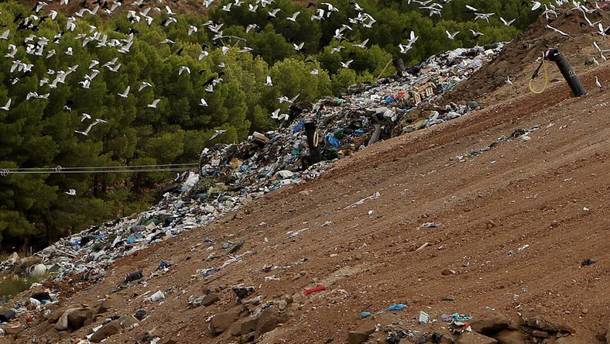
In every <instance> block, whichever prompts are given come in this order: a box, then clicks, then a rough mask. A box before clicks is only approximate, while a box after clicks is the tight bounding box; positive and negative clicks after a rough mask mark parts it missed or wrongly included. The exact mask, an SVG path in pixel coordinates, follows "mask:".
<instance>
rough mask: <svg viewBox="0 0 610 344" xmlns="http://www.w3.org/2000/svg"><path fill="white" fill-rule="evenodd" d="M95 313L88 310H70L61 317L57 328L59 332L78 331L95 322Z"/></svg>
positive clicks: (81, 308) (80, 308) (56, 325)
mask: <svg viewBox="0 0 610 344" xmlns="http://www.w3.org/2000/svg"><path fill="white" fill-rule="evenodd" d="M93 317H94V314H93V311H92V310H90V309H88V308H83V307H79V308H69V309H67V310H66V311H64V313H63V314H62V315H61V316H60V317H59V319H58V320H57V323H56V324H55V328H56V329H57V330H59V331H63V330H70V331H76V330H78V329H80V328H81V327H83V326H85V325H88V324H90V323H91V322H92V321H93Z"/></svg>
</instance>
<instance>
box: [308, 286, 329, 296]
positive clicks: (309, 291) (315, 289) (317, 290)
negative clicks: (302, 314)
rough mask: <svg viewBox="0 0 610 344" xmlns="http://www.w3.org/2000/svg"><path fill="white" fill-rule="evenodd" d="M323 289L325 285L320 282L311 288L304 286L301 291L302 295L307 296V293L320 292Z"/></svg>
mask: <svg viewBox="0 0 610 344" xmlns="http://www.w3.org/2000/svg"><path fill="white" fill-rule="evenodd" d="M325 290H326V287H325V286H323V285H322V284H318V285H317V286H315V287H312V288H305V290H304V291H303V295H305V296H308V295H311V294H315V293H319V292H322V291H325Z"/></svg>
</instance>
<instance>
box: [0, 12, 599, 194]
mask: <svg viewBox="0 0 610 344" xmlns="http://www.w3.org/2000/svg"><path fill="white" fill-rule="evenodd" d="M49 1H50V0H49ZM70 1H76V0H59V6H60V7H65V9H66V11H67V8H68V5H69V2H70ZM154 1H156V4H153V3H152V2H153V1H150V2H148V1H147V2H145V1H144V0H136V1H134V2H132V3H130V4H129V5H123V3H121V2H120V1H119V0H94V2H93V3H87V0H82V1H81V2H80V3H79V6H80V8H79V9H78V10H76V11H75V12H74V13H73V14H72V15H70V16H69V17H68V18H67V21H66V22H65V25H62V26H61V29H62V30H61V31H59V32H56V33H55V35H54V36H53V37H52V38H47V37H44V36H37V35H36V32H37V31H38V29H39V27H40V25H41V24H42V23H43V22H44V21H55V20H56V19H57V18H58V12H57V10H53V9H48V7H53V6H49V4H50V3H51V2H45V1H38V2H36V4H35V5H34V7H33V8H32V10H31V13H29V15H22V14H17V15H15V16H14V23H15V24H16V26H17V29H18V30H25V31H29V32H30V34H29V35H27V36H26V37H25V39H24V40H23V44H22V45H20V46H16V45H15V44H9V45H8V47H7V51H5V52H4V53H3V54H1V55H0V56H3V57H4V58H7V59H11V61H12V62H11V68H10V71H9V72H10V74H9V75H10V79H9V80H8V83H9V84H10V85H15V84H17V83H18V82H19V81H20V77H24V76H28V75H31V73H32V69H33V67H34V65H33V64H32V63H29V62H28V61H21V60H20V59H17V58H15V57H16V56H17V52H18V51H19V50H20V49H21V50H23V51H25V53H26V54H27V55H31V56H34V57H45V58H46V59H49V58H51V57H52V56H54V55H56V54H57V55H59V54H64V55H66V56H70V55H72V54H73V53H74V52H73V48H72V47H67V49H65V50H63V51H59V43H60V42H62V39H64V34H65V32H74V31H75V30H76V29H77V27H79V26H83V25H84V26H85V27H86V30H84V31H85V32H88V33H79V34H77V35H75V41H74V42H72V43H70V44H73V45H74V44H79V45H81V46H82V47H87V48H101V47H109V48H113V49H114V50H115V51H116V53H117V54H116V56H115V57H114V58H112V59H110V60H109V61H105V62H103V63H102V62H100V61H98V60H95V59H92V60H91V61H87V62H84V63H81V64H76V65H73V66H70V67H67V68H66V69H65V70H52V69H48V71H47V73H46V76H45V77H43V78H41V79H40V80H39V85H38V87H37V90H32V91H31V92H29V93H28V94H27V96H26V99H25V101H31V100H35V99H48V97H49V95H50V93H51V92H52V91H53V90H54V89H56V88H57V87H58V85H59V84H65V83H66V82H76V83H78V85H79V86H80V87H81V88H82V89H89V88H90V87H91V85H92V83H93V82H95V78H96V77H97V75H99V73H100V69H103V68H105V69H107V70H108V71H109V72H112V73H117V72H118V71H119V70H120V69H121V67H122V63H121V62H120V61H119V60H120V58H119V57H120V56H128V55H129V54H130V49H131V48H132V46H133V44H134V41H135V40H136V39H137V34H138V32H137V30H135V29H133V28H132V29H130V31H129V33H127V34H126V37H125V38H123V39H114V38H113V39H110V38H109V37H108V34H106V33H104V32H102V31H100V30H98V28H97V27H96V26H94V25H91V24H89V23H88V22H86V21H82V20H80V19H81V18H85V17H87V16H112V15H114V14H116V15H126V17H127V20H128V21H129V22H130V23H132V24H135V23H140V22H144V23H146V24H147V25H148V26H150V25H152V24H153V22H155V21H158V22H159V24H160V25H161V26H163V27H165V28H167V27H169V26H171V25H176V23H177V22H178V17H177V16H176V13H174V12H173V11H172V9H171V8H170V7H169V6H168V5H166V4H164V3H163V1H164V0H154ZM215 1H217V0H203V4H202V5H203V7H204V8H206V9H207V8H210V7H211V6H213V5H214V2H215ZM450 1H451V0H408V3H409V4H413V5H416V6H418V7H419V8H420V9H421V10H422V11H427V12H428V14H429V16H431V17H432V16H442V11H443V4H446V3H449V2H450ZM350 4H351V6H352V7H353V10H354V11H353V12H354V13H355V16H353V17H350V18H348V22H347V23H343V24H341V26H340V27H338V28H336V29H335V30H334V36H333V37H334V38H335V39H336V40H338V41H340V44H339V45H338V46H336V47H334V48H332V49H331V53H337V52H340V51H341V50H342V49H344V48H345V44H351V45H352V46H354V47H357V48H361V49H367V46H368V44H369V39H368V38H367V39H364V40H363V41H360V42H350V41H349V37H348V36H349V33H350V32H352V31H354V28H355V27H357V26H361V27H362V28H365V29H366V28H371V27H372V26H373V25H374V24H375V23H376V22H377V21H376V20H375V18H373V16H372V15H370V14H369V13H367V12H366V11H365V10H364V9H363V8H362V7H361V6H360V5H359V4H358V3H357V2H355V1H353V0H352V1H351V2H350ZM566 4H572V6H573V10H578V11H580V12H582V14H583V16H584V17H585V18H586V20H587V22H588V23H589V24H590V25H591V26H594V27H597V28H598V29H599V32H600V34H604V35H605V33H606V31H607V30H608V29H607V28H604V27H603V26H602V24H601V23H597V22H596V23H593V22H591V21H590V20H589V19H588V17H587V14H590V13H592V12H594V11H597V10H599V7H598V6H597V5H596V6H595V7H596V8H593V9H590V8H588V7H587V6H585V5H584V4H583V3H581V2H578V1H571V2H569V1H568V0H555V1H554V4H552V5H546V4H542V3H540V2H539V1H532V2H531V10H532V11H538V10H543V12H542V13H543V15H544V16H546V17H547V18H550V17H553V16H555V17H557V15H558V14H557V8H558V7H559V6H563V5H566ZM220 6H221V10H222V11H225V12H231V11H233V10H234V9H235V8H238V7H242V6H247V9H248V11H250V12H253V13H258V12H260V11H264V12H263V13H266V15H267V18H268V20H271V21H273V20H275V19H277V18H282V17H283V18H285V19H286V20H287V21H288V22H293V23H296V22H297V19H298V18H300V16H302V12H301V11H296V12H294V13H282V10H281V9H280V8H275V7H274V0H253V2H252V3H247V4H246V3H244V2H243V0H234V1H233V2H229V3H225V4H224V5H220ZM123 7H128V8H127V9H126V10H125V11H121V10H120V9H122V8H123ZM307 7H313V14H312V15H311V17H310V18H309V20H312V21H324V20H328V19H329V18H331V17H332V16H333V15H336V13H338V12H340V10H339V9H338V8H337V7H336V6H335V5H333V4H331V3H328V2H322V3H320V4H314V3H310V4H309V5H308V6H307ZM465 10H466V11H467V13H470V14H471V15H472V16H473V19H474V20H475V21H479V20H480V21H486V22H489V21H490V19H491V18H492V17H494V16H496V13H486V12H485V11H482V10H479V9H478V8H476V7H473V6H470V5H466V8H465ZM161 18H165V19H161ZM498 18H499V20H500V21H501V22H502V23H503V24H504V25H506V26H511V25H513V23H514V22H515V20H516V18H514V19H505V18H503V17H500V16H498ZM0 24H1V23H0ZM223 26H224V24H223V23H221V22H213V21H212V20H209V21H207V22H206V23H204V24H203V25H202V26H201V27H197V26H194V25H188V26H187V35H188V36H191V35H192V34H194V33H196V32H198V31H199V30H208V31H209V32H210V33H211V36H212V41H213V42H214V44H215V45H217V46H219V47H220V49H221V52H222V54H223V55H225V54H227V53H228V52H229V50H230V49H231V47H230V46H229V45H227V44H225V42H226V41H227V40H231V39H237V40H238V41H239V42H242V46H241V47H240V49H239V52H251V51H252V49H251V48H249V47H247V46H246V43H247V41H246V40H245V39H243V38H241V37H234V36H229V35H225V34H224V32H223ZM5 27H6V25H5ZM547 28H548V29H550V30H553V31H555V32H557V33H559V34H561V35H564V36H569V34H568V33H565V32H562V31H560V30H558V29H556V28H554V27H552V26H550V25H547ZM259 29H260V28H259V26H258V25H257V24H249V25H247V26H246V27H245V31H246V32H250V31H252V30H259ZM405 31H406V30H405ZM403 32H404V31H403ZM12 34H14V33H12V32H11V31H10V29H5V30H3V31H2V30H0V42H2V41H7V40H9V38H10V37H11V35H12ZM460 34H461V33H460V32H459V31H456V32H449V31H446V35H447V37H448V38H449V39H451V40H454V39H456V38H457V37H458V35H460ZM470 34H471V35H472V37H474V38H475V39H476V38H478V37H481V36H483V35H484V34H483V33H482V32H477V31H475V30H470ZM418 38H419V37H418V36H417V34H416V32H415V31H413V30H411V31H410V32H409V33H408V34H407V35H406V37H405V38H404V39H403V40H402V41H403V42H404V43H400V44H399V45H398V48H399V51H400V53H402V54H406V53H408V52H409V51H410V50H411V49H412V48H413V45H414V44H415V43H416V42H417V41H418ZM244 42H245V43H244ZM160 43H162V44H168V45H174V44H175V43H176V42H174V41H172V40H170V39H169V38H166V39H164V40H163V41H162V42H160ZM292 46H293V48H294V50H295V51H302V50H303V49H304V43H303V42H292ZM595 47H596V48H597V49H598V50H599V52H600V54H601V56H602V58H603V59H604V60H605V56H604V54H605V53H607V52H608V51H609V50H604V49H601V48H600V47H599V46H598V45H597V44H595ZM180 52H181V49H180V50H179V51H178V52H177V54H180ZM208 56H209V46H208V45H207V44H206V43H203V44H202V45H201V51H200V53H199V56H198V59H199V60H203V59H205V58H207V57H208ZM352 62H353V60H347V61H341V67H342V68H349V67H350V65H351V63H352ZM218 67H219V70H220V71H222V68H224V63H220V64H219V65H218ZM83 68H86V70H87V73H86V74H85V76H84V79H82V80H72V79H71V78H69V76H70V75H71V74H72V73H74V72H75V71H77V70H78V69H83ZM176 73H177V74H178V75H186V74H190V73H191V70H190V68H189V67H188V66H180V67H179V68H178V70H177V71H176ZM310 73H311V74H313V75H316V74H318V70H317V69H313V70H311V71H310ZM222 76H223V73H222V72H219V73H217V76H215V77H211V78H210V79H208V80H207V81H206V82H205V83H204V86H205V88H204V90H205V92H206V93H213V92H214V90H215V88H216V87H217V86H218V84H219V83H221V82H223V79H222ZM508 81H510V79H509V80H508ZM265 85H266V86H269V87H271V86H273V80H272V79H271V76H267V77H266V79H265ZM146 88H154V85H153V84H152V83H151V82H150V81H147V80H142V81H139V82H138V84H137V85H133V89H135V90H137V92H142V91H143V90H144V89H146ZM41 89H44V90H46V93H38V92H40V91H39V90H41ZM114 92H116V95H117V96H118V97H120V98H128V97H131V96H132V95H133V93H134V91H132V86H131V85H130V86H127V87H126V88H125V89H123V90H116V91H114ZM297 98H298V95H297V96H296V97H293V98H288V97H287V96H282V97H280V98H278V101H279V103H280V104H281V103H288V104H292V103H293V102H294V101H295V100H296V99H297ZM13 101H14V100H13V99H11V98H8V99H6V100H5V101H4V105H3V106H1V107H0V111H10V109H11V107H12V106H13ZM160 101H161V99H160V98H156V99H154V100H153V101H152V102H151V103H149V104H147V105H146V108H147V109H153V110H154V109H156V108H157V106H158V105H159V102H160ZM198 105H199V106H202V107H206V106H208V103H207V101H206V99H205V96H203V95H202V97H201V98H200V100H199V103H198ZM71 106H72V104H71V103H70V102H68V103H67V104H66V105H65V106H64V110H66V111H71V110H72V109H71ZM80 116H81V119H80V122H81V123H82V125H83V129H82V130H75V133H76V134H78V135H82V136H88V135H89V134H90V133H91V132H92V130H94V128H95V127H96V126H98V125H101V124H104V123H107V121H106V120H104V119H101V118H93V116H91V115H90V114H87V113H82V114H81V115H80ZM271 117H272V118H274V119H277V120H286V119H287V118H288V115H287V114H285V113H281V110H280V109H279V108H278V109H276V110H275V111H273V112H272V113H271ZM68 194H70V195H71V194H72V192H70V193H68Z"/></svg>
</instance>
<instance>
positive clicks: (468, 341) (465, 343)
mask: <svg viewBox="0 0 610 344" xmlns="http://www.w3.org/2000/svg"><path fill="white" fill-rule="evenodd" d="M496 343H498V341H497V340H495V339H493V338H490V337H487V336H484V335H482V334H479V333H476V332H464V333H462V334H461V335H460V337H459V338H458V339H457V341H456V342H455V344H496Z"/></svg>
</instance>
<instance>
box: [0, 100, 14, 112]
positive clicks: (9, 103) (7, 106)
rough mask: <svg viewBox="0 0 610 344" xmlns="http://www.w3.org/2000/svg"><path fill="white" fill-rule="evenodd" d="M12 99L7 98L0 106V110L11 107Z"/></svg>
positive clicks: (6, 109)
mask: <svg viewBox="0 0 610 344" xmlns="http://www.w3.org/2000/svg"><path fill="white" fill-rule="evenodd" d="M12 101H13V100H12V99H11V98H9V99H8V101H7V102H6V104H4V106H2V107H0V110H4V111H8V110H9V109H10V108H11V102H12Z"/></svg>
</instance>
